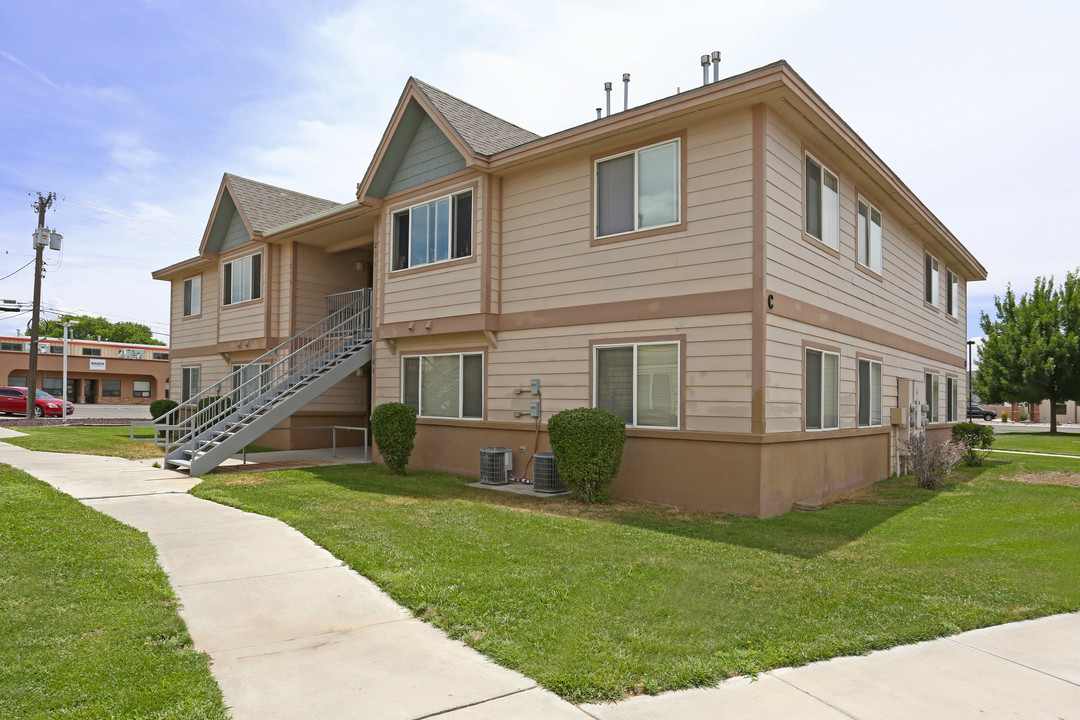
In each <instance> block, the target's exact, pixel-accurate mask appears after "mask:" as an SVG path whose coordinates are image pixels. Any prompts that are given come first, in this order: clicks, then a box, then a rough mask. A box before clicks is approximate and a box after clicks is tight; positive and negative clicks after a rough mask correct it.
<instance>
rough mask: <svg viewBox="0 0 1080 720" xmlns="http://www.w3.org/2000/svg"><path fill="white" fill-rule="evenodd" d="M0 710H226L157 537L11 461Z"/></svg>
mask: <svg viewBox="0 0 1080 720" xmlns="http://www.w3.org/2000/svg"><path fill="white" fill-rule="evenodd" d="M0 717H3V718H22V719H24V720H32V719H41V720H45V719H46V718H49V719H51V718H59V717H64V718H103V719H104V718H125V719H140V720H141V719H144V718H145V719H150V718H154V719H157V720H205V719H209V718H217V719H223V718H224V717H225V710H224V705H223V701H222V697H221V691H220V690H219V689H218V687H217V685H216V684H215V683H214V680H213V678H212V677H211V675H210V669H209V662H208V660H207V658H206V656H205V655H203V654H202V653H197V652H195V651H193V650H192V649H191V641H190V638H189V637H188V634H187V630H186V628H185V627H184V623H183V621H182V620H181V619H180V616H179V615H178V614H177V611H176V598H175V597H174V596H173V594H172V591H171V590H170V589H169V585H168V581H167V579H166V576H165V573H164V572H163V571H162V570H161V568H160V567H158V565H157V560H156V553H155V551H154V548H153V546H152V545H151V544H150V542H149V541H148V540H147V539H146V537H145V536H144V535H143V534H142V533H139V532H137V531H135V530H133V529H131V528H129V527H126V526H124V525H122V524H121V523H119V522H116V521H115V520H112V519H110V518H108V517H106V516H104V515H101V514H100V513H97V512H95V511H93V510H91V509H89V508H87V507H85V506H83V505H81V504H80V503H78V502H77V501H76V500H73V499H72V498H70V497H68V496H66V495H63V494H61V493H59V492H56V491H55V490H53V489H52V488H50V487H49V486H48V485H46V484H45V483H42V482H39V481H37V480H35V479H33V478H31V477H30V476H28V475H26V474H25V473H23V472H20V471H18V470H15V469H13V468H11V467H9V466H6V465H0Z"/></svg>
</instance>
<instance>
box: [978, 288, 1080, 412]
mask: <svg viewBox="0 0 1080 720" xmlns="http://www.w3.org/2000/svg"><path fill="white" fill-rule="evenodd" d="M994 305H995V307H996V309H997V319H996V320H991V319H990V317H989V316H988V315H987V314H986V313H982V316H981V318H980V321H979V324H980V325H981V326H982V330H983V333H984V334H985V335H986V339H985V340H984V341H983V344H982V347H981V348H980V350H979V371H978V374H977V376H976V378H975V382H974V385H975V387H976V389H977V390H978V392H979V395H980V397H982V399H983V400H985V401H988V402H995V403H997V402H1001V403H1003V402H1016V401H1023V402H1028V403H1035V404H1038V403H1041V402H1042V401H1043V400H1049V401H1050V406H1051V411H1050V432H1051V433H1056V432H1057V415H1056V414H1055V413H1054V412H1053V406H1054V405H1055V404H1056V403H1059V402H1064V401H1066V400H1080V273H1075V272H1073V273H1069V274H1068V275H1067V276H1066V278H1065V282H1064V284H1062V286H1061V287H1060V288H1055V287H1054V278H1053V277H1051V278H1049V279H1047V278H1041V277H1039V278H1036V279H1035V289H1034V290H1032V292H1031V294H1030V295H1029V294H1027V293H1025V294H1024V295H1023V297H1021V298H1020V300H1019V301H1017V299H1016V295H1015V294H1014V293H1013V291H1012V287H1011V286H1010V287H1009V289H1008V290H1006V291H1005V296H1004V297H1003V298H999V297H995V298H994Z"/></svg>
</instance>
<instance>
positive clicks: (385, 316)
mask: <svg viewBox="0 0 1080 720" xmlns="http://www.w3.org/2000/svg"><path fill="white" fill-rule="evenodd" d="M486 182H490V180H487V179H480V180H477V179H475V178H469V179H467V180H463V181H462V182H460V183H455V184H453V185H450V186H445V185H443V186H438V189H436V190H432V191H431V192H430V193H429V194H423V195H410V196H408V199H406V200H400V201H397V202H395V201H394V200H393V199H391V200H389V201H388V203H387V206H386V209H385V210H384V211H383V215H382V218H381V224H380V233H379V235H380V242H379V243H378V244H379V246H380V247H379V259H378V264H377V267H378V272H379V273H380V278H381V279H382V282H383V293H382V310H381V312H382V317H381V321H382V322H383V323H398V322H413V321H420V320H428V319H431V318H439V317H454V316H458V315H471V314H475V313H479V312H480V311H481V310H480V308H481V292H480V291H481V285H482V276H483V262H482V259H481V253H483V252H485V251H486V241H487V237H486V235H485V228H484V219H485V217H486V212H487V208H486V206H485V204H484V202H485V197H484V196H485V192H484V184H485V183H486ZM470 188H471V189H472V190H473V218H474V223H473V239H472V257H471V258H470V259H468V260H462V259H455V260H450V261H448V262H447V263H435V264H431V265H423V266H419V267H417V268H410V269H408V270H403V271H399V272H391V271H390V268H391V262H390V261H391V254H392V253H391V248H392V246H393V215H394V213H395V212H398V211H399V210H403V209H405V208H408V207H411V206H413V205H417V204H419V203H423V202H426V201H428V200H432V199H435V198H438V197H443V196H445V195H450V194H454V193H458V192H461V191H463V190H468V189H470Z"/></svg>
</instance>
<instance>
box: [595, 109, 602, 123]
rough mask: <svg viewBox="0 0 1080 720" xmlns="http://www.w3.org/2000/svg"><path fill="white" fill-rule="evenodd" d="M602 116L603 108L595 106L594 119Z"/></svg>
mask: <svg viewBox="0 0 1080 720" xmlns="http://www.w3.org/2000/svg"><path fill="white" fill-rule="evenodd" d="M602 117H604V108H596V119H597V120H599V119H600V118H602Z"/></svg>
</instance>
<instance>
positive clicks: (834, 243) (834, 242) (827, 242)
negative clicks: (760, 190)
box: [802, 152, 840, 251]
mask: <svg viewBox="0 0 1080 720" xmlns="http://www.w3.org/2000/svg"><path fill="white" fill-rule="evenodd" d="M806 158H810V159H811V160H813V161H814V162H815V163H817V164H818V167H820V168H821V177H820V178H818V180H819V182H820V183H821V187H822V193H821V207H820V208H819V209H818V210H819V212H820V213H821V218H822V220H821V227H822V233H821V234H822V235H824V234H825V233H824V228H825V193H824V188H825V173H828V174H829V175H831V176H832V178H833V180H835V181H836V208H835V210H836V219H837V223H836V237H835V238H824V237H818V236H817V235H814V234H813V233H811V232H810V230H809V229H808V228H807V227H806V223H807V220H808V215H807V213H806V208H805V207H804V208H803V232H804V233H806V235H807V237H811V238H813V239H815V240H817V241H818V242H820V243H821V244H822V245H824V246H825V247H827V248H832V249H833V250H836V251H839V250H840V222H839V220H840V176H839V175H837V174H836V173H834V172H833V171H832V170H830V169H829V166H828V165H826V164H825V163H823V162H821V160H819V159H818V157H817V156H816V155H814V154H813V153H811V152H806V153H804V156H803V173H804V175H805V173H806ZM806 182H807V178H806V177H804V178H803V183H804V185H803V196H802V201H803V204H804V205H805V203H806V184H805V183H806Z"/></svg>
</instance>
